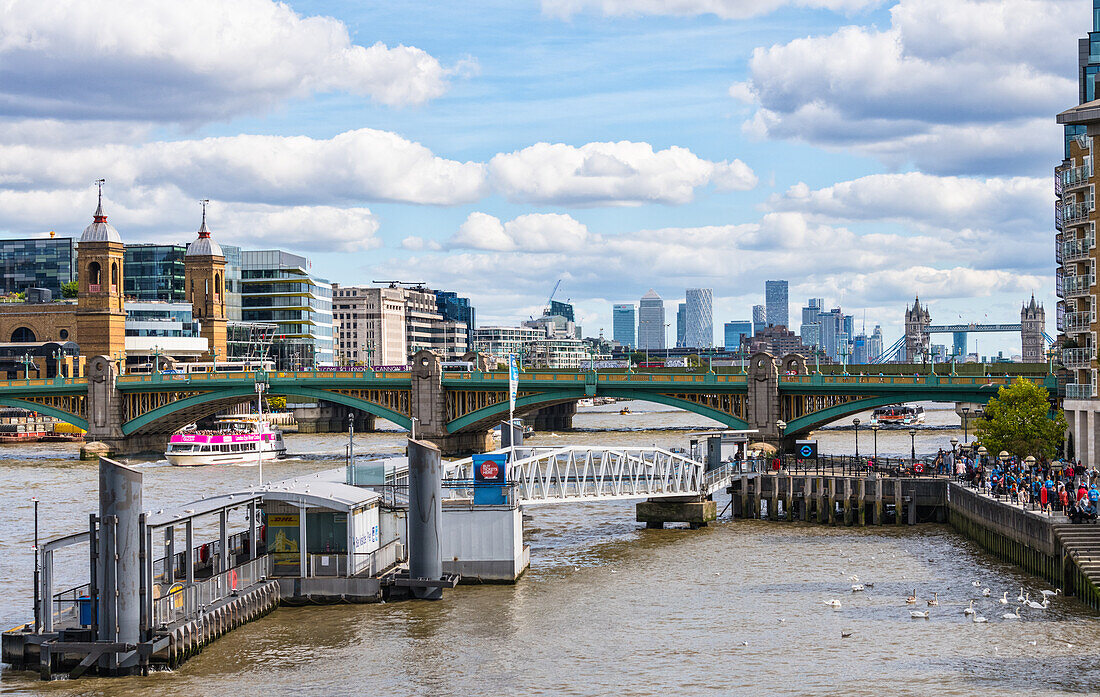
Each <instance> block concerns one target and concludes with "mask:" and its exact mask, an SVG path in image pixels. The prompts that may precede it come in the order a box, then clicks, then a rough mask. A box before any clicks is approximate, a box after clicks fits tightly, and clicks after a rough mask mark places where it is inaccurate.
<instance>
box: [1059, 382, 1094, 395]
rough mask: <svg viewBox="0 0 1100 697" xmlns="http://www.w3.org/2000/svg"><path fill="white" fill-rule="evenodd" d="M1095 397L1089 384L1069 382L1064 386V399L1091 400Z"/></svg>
mask: <svg viewBox="0 0 1100 697" xmlns="http://www.w3.org/2000/svg"><path fill="white" fill-rule="evenodd" d="M1094 395H1095V391H1094V389H1093V386H1092V385H1091V384H1090V383H1087V382H1086V383H1076V382H1071V383H1069V384H1068V385H1066V399H1092V398H1093V396H1094Z"/></svg>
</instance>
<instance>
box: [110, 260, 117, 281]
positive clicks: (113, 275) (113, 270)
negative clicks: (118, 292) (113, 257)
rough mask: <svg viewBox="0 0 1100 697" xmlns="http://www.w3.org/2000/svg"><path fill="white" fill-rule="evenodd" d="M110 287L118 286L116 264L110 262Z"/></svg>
mask: <svg viewBox="0 0 1100 697" xmlns="http://www.w3.org/2000/svg"><path fill="white" fill-rule="evenodd" d="M111 285H112V286H115V287H117V286H118V263H117V262H113V261H112V262H111Z"/></svg>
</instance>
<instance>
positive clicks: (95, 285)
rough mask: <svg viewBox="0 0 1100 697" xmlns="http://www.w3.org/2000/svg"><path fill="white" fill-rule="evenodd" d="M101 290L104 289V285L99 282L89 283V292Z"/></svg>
mask: <svg viewBox="0 0 1100 697" xmlns="http://www.w3.org/2000/svg"><path fill="white" fill-rule="evenodd" d="M101 290H103V286H102V285H100V284H98V283H89V284H88V292H89V293H98V292H99V291H101Z"/></svg>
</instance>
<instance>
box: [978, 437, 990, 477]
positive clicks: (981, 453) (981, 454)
mask: <svg viewBox="0 0 1100 697" xmlns="http://www.w3.org/2000/svg"><path fill="white" fill-rule="evenodd" d="M988 454H989V451H988V450H986V449H985V446H984V445H980V446H978V472H979V473H980V472H982V471H983V470H984V469H985V456H986V455H988ZM981 485H982V486H984V485H985V477H982V478H981Z"/></svg>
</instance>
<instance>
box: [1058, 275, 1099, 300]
mask: <svg viewBox="0 0 1100 697" xmlns="http://www.w3.org/2000/svg"><path fill="white" fill-rule="evenodd" d="M1095 282H1096V278H1095V277H1094V276H1093V275H1092V274H1084V275H1081V276H1063V277H1062V290H1063V291H1064V292H1065V294H1066V296H1067V297H1069V296H1073V295H1088V293H1089V288H1091V287H1092V285H1093V284H1094V283H1095Z"/></svg>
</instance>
